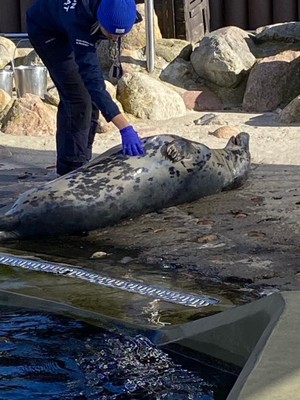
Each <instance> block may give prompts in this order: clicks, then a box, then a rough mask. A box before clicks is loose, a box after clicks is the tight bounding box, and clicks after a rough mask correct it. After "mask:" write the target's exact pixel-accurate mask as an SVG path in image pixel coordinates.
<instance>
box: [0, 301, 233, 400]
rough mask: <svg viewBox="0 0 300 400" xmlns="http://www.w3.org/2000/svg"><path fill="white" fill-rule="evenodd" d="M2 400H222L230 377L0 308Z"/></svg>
mask: <svg viewBox="0 0 300 400" xmlns="http://www.w3.org/2000/svg"><path fill="white" fill-rule="evenodd" d="M0 312H1V314H0V398H1V400H6V399H11V400H21V399H22V400H23V399H26V400H31V399H32V400H33V399H34V400H40V399H41V400H42V399H43V400H56V399H57V400H61V399H66V400H68V399H74V400H75V399H76V400H85V399H91V400H114V399H116V400H123V399H136V400H138V399H141V400H144V399H145V400H148V399H149V400H150V399H153V400H154V399H155V400H181V399H182V400H188V399H191V400H222V399H226V397H227V394H228V392H229V391H230V389H231V387H232V386H233V384H234V381H235V379H236V377H237V376H236V375H234V374H231V373H227V372H226V371H221V370H220V369H214V368H212V367H210V366H207V365H205V364H202V363H201V362H198V361H195V360H193V361H192V360H190V359H189V358H187V357H184V356H182V357H180V355H178V354H176V355H174V354H172V353H171V352H169V351H167V350H166V349H163V348H159V347H156V346H154V345H153V344H152V343H151V342H150V340H149V339H147V338H145V337H143V336H140V335H138V336H135V337H129V336H125V335H121V334H117V333H111V332H108V331H105V330H103V329H100V328H98V327H94V326H92V325H89V324H87V323H84V322H80V321H76V320H73V319H70V318H67V317H63V316H58V315H55V314H51V313H43V312H37V311H31V310H27V309H19V308H12V307H6V306H5V307H4V306H1V308H0Z"/></svg>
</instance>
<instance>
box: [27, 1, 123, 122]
mask: <svg viewBox="0 0 300 400" xmlns="http://www.w3.org/2000/svg"><path fill="white" fill-rule="evenodd" d="M100 1H101V0H36V1H35V2H34V3H33V5H32V6H31V7H30V8H29V9H28V10H27V28H28V33H29V36H31V35H32V36H34V37H35V39H37V40H39V42H40V43H41V44H42V43H43V39H44V42H45V41H46V40H47V39H48V40H49V39H50V38H51V37H55V36H62V35H63V36H64V35H66V36H67V37H68V39H69V42H70V43H71V46H72V48H73V51H74V56H75V61H76V63H77V65H78V67H79V73H80V75H81V77H82V80H83V82H84V84H85V86H86V88H87V90H88V92H89V93H90V96H91V99H92V101H93V102H94V103H95V104H96V105H97V107H98V108H99V110H100V111H101V112H102V114H103V116H104V117H105V119H106V120H107V121H111V119H112V118H113V117H115V116H116V115H118V114H119V113H120V110H119V108H118V106H117V105H116V104H115V102H114V101H113V100H112V98H111V96H110V94H109V93H108V92H107V90H106V88H105V82H104V78H103V74H102V71H101V68H100V65H99V61H98V57H97V53H96V42H97V41H98V40H99V39H104V36H101V32H100V31H98V32H97V33H96V34H93V35H91V27H92V25H93V24H94V23H95V22H97V17H96V12H97V8H98V5H99V3H100Z"/></svg>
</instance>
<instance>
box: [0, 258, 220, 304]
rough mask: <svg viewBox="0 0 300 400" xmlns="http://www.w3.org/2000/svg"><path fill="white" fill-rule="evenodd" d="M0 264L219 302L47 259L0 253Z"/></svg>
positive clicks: (177, 298) (183, 299)
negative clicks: (107, 275)
mask: <svg viewBox="0 0 300 400" xmlns="http://www.w3.org/2000/svg"><path fill="white" fill-rule="evenodd" d="M0 264H2V265H9V266H12V267H20V268H25V269H30V270H32V271H38V272H48V273H52V274H56V275H63V276H69V277H71V278H78V279H83V280H85V281H88V282H91V283H94V284H96V285H102V286H106V287H111V288H114V289H121V290H126V291H127V292H132V293H138V294H141V295H145V296H151V297H155V298H158V299H161V300H165V301H168V302H171V303H176V304H181V305H183V306H189V307H204V306H208V305H211V304H217V303H219V302H220V300H219V299H217V298H214V297H209V296H205V295H195V294H191V293H183V292H179V291H174V290H169V289H165V288H161V287H157V286H152V285H147V284H145V283H140V282H135V281H131V280H130V281H129V280H124V279H118V278H109V277H105V276H101V275H99V274H96V273H94V272H88V271H85V270H84V269H83V268H82V267H73V266H71V265H68V264H56V263H51V262H47V261H38V260H31V259H28V258H23V257H17V256H14V255H11V254H5V253H0Z"/></svg>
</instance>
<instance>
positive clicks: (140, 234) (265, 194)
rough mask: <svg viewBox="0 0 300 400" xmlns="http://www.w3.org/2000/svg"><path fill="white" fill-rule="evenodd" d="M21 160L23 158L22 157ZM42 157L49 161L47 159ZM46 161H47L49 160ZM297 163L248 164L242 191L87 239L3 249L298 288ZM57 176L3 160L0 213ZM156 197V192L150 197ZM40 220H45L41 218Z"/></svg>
mask: <svg viewBox="0 0 300 400" xmlns="http://www.w3.org/2000/svg"><path fill="white" fill-rule="evenodd" d="M23 158H24V157H23ZM46 161H48V160H47V159H46ZM46 161H45V164H44V165H48V164H49V163H47V162H46ZM299 173H300V167H299V166H291V165H265V164H259V165H253V166H252V171H251V175H250V178H249V180H248V181H247V183H246V184H245V185H244V186H243V187H242V188H240V189H237V190H233V191H229V192H223V193H220V194H217V195H213V196H210V197H207V198H204V199H200V200H198V201H195V202H193V203H190V204H183V205H181V206H178V207H171V208H169V209H165V210H162V211H159V212H157V213H151V214H148V215H144V216H141V217H138V218H135V219H132V220H128V221H123V222H121V223H120V224H118V225H116V226H114V227H109V228H106V229H102V230H99V231H95V232H92V233H90V234H89V235H87V236H77V237H76V236H75V237H64V238H51V239H49V240H43V241H22V242H21V241H20V242H12V243H9V244H5V246H6V248H7V249H10V250H12V249H14V250H22V251H25V250H26V249H27V250H28V251H29V252H32V251H35V249H38V250H39V252H40V253H43V254H49V256H50V258H51V256H52V258H53V257H54V258H55V257H60V256H62V255H63V256H65V253H69V254H72V257H73V258H75V257H77V258H78V259H79V260H80V261H85V260H86V261H88V260H89V259H90V258H91V256H92V254H94V253H96V252H103V253H104V255H105V254H107V255H106V258H107V259H113V260H116V261H118V262H120V263H122V264H124V265H126V264H127V263H132V262H136V263H141V264H143V265H146V266H148V267H149V270H150V269H151V268H161V269H162V270H168V269H172V270H174V271H177V272H178V273H179V272H180V274H182V276H186V277H188V278H192V279H199V280H203V281H206V282H210V283H211V282H214V283H216V284H219V283H222V284H225V285H233V286H234V287H239V290H241V291H243V290H244V291H245V292H248V293H251V292H257V293H260V295H263V294H268V293H269V291H273V290H274V289H275V290H277V289H278V290H299V289H300V249H299V235H300V226H299V217H300V185H299V184H300V178H299V175H300V174H299ZM53 177H54V171H53V169H47V168H44V167H42V166H41V165H40V164H39V165H37V166H36V165H34V164H33V163H32V160H30V163H24V160H21V159H20V157H19V158H18V157H17V156H15V155H14V156H11V157H9V156H7V157H2V158H1V162H0V214H1V213H4V212H5V210H6V209H7V208H8V207H9V206H10V205H11V204H12V202H13V201H14V199H16V198H17V196H18V195H19V194H20V193H22V192H24V191H25V190H27V189H29V188H31V187H34V186H37V185H39V184H40V183H43V182H45V181H48V180H51V179H53ZM153 195H155V194H153ZM41 223H42V221H41Z"/></svg>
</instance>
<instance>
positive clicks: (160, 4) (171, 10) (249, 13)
mask: <svg viewBox="0 0 300 400" xmlns="http://www.w3.org/2000/svg"><path fill="white" fill-rule="evenodd" d="M32 1H33V0H0V33H1V32H2V33H11V32H14V33H19V32H26V21H25V11H26V8H27V7H28V6H29V5H30V4H31V3H32ZM49 1H51V0H49ZM136 1H137V3H140V2H143V0H136ZM154 7H155V11H156V13H157V16H158V21H159V26H160V29H161V32H162V35H163V37H166V38H168V37H173V38H180V39H184V38H185V39H187V40H190V41H193V40H195V38H196V39H197V38H198V37H199V39H200V37H201V36H202V35H203V34H204V33H206V32H207V31H209V30H215V29H218V28H221V27H223V26H228V25H235V26H239V27H240V28H242V29H245V30H253V29H256V28H257V27H259V26H264V25H268V24H272V23H276V22H285V21H298V20H299V19H300V18H299V17H300V0H154Z"/></svg>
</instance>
